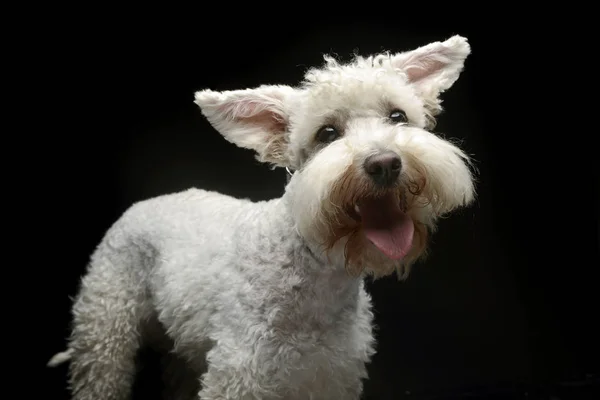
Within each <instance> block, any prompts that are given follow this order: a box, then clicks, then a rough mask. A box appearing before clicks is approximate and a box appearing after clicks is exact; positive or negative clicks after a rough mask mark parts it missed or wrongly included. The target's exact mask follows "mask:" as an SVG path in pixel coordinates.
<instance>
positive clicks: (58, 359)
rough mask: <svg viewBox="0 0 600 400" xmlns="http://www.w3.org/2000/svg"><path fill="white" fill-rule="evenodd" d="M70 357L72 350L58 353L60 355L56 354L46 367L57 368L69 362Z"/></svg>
mask: <svg viewBox="0 0 600 400" xmlns="http://www.w3.org/2000/svg"><path fill="white" fill-rule="evenodd" d="M72 355H73V349H68V350H66V351H63V352H60V353H56V354H55V355H54V356H53V357H52V358H51V359H50V361H48V364H46V366H48V367H56V366H59V365H60V364H62V363H64V362H67V361H69V360H70V359H71V356H72Z"/></svg>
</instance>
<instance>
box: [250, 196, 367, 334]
mask: <svg viewBox="0 0 600 400" xmlns="http://www.w3.org/2000/svg"><path fill="white" fill-rule="evenodd" d="M258 204H259V207H256V208H255V209H254V211H253V212H252V214H246V215H247V218H248V221H249V224H250V225H252V226H253V227H254V229H252V230H251V229H248V230H246V229H243V228H242V231H241V232H240V235H241V236H240V239H241V242H238V244H239V245H241V246H244V247H246V248H248V247H250V246H252V247H253V248H254V249H255V252H254V253H250V254H249V255H248V257H250V258H251V259H252V263H251V264H252V265H253V266H255V265H256V262H255V260H257V261H258V262H259V265H261V267H264V268H265V269H267V270H266V271H263V272H262V273H260V272H259V275H260V276H259V277H257V278H256V279H260V280H263V279H264V280H268V281H269V287H271V288H272V289H274V290H275V292H277V293H278V296H277V298H278V300H277V301H278V306H281V307H283V308H284V309H285V310H286V311H285V313H296V314H301V316H298V315H297V317H298V318H296V320H297V321H298V323H302V322H303V321H304V322H307V323H319V324H324V323H325V321H330V322H327V324H329V323H333V322H331V321H336V320H337V319H336V318H337V317H335V316H336V315H340V314H339V313H342V312H347V310H349V309H352V308H353V307H356V305H357V302H358V301H359V290H360V288H361V287H362V285H363V280H362V278H361V277H356V276H352V275H350V274H349V273H348V272H347V271H346V269H345V267H344V265H343V263H342V264H340V265H334V264H332V263H330V262H329V260H328V258H327V255H326V254H325V253H324V252H323V251H319V248H318V246H316V245H315V244H313V243H310V242H308V241H307V240H306V239H305V238H302V237H301V236H300V234H299V233H298V231H297V229H296V228H295V223H294V218H293V216H292V215H291V213H290V211H289V209H288V207H287V205H286V202H285V201H284V199H282V198H279V199H275V200H270V201H264V202H260V203H258ZM257 227H258V229H256V228H257ZM242 232H244V233H243V234H242ZM253 268H254V270H255V271H256V267H253ZM282 303H284V304H283V305H282ZM349 307H350V308H349ZM285 313H284V314H285ZM284 314H282V315H284ZM315 315H317V316H318V317H316V316H315ZM315 318H317V319H318V321H316V320H314V319H315ZM286 321H288V322H287V323H289V320H288V319H286ZM311 321H312V322H311ZM294 329H301V327H295V328H294Z"/></svg>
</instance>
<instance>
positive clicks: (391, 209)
mask: <svg viewBox="0 0 600 400" xmlns="http://www.w3.org/2000/svg"><path fill="white" fill-rule="evenodd" d="M401 198H403V199H404V198H405V196H402V197H401ZM348 214H349V215H350V217H351V218H353V219H354V220H355V221H357V222H359V223H360V224H361V225H362V232H363V233H364V235H365V236H366V238H367V239H368V240H369V241H370V242H371V243H373V245H374V246H375V247H377V248H378V249H379V250H380V251H381V252H382V253H383V254H385V255H386V256H387V257H388V258H390V259H392V260H399V259H401V258H403V257H404V256H406V254H407V253H408V252H409V251H410V248H411V246H412V242H413V235H414V230H415V226H414V223H413V220H412V218H411V217H410V216H409V215H408V214H407V212H406V202H405V201H400V200H399V198H398V196H397V193H388V194H385V195H383V196H380V197H373V198H364V199H362V200H360V201H359V202H358V203H357V204H355V205H354V207H353V208H352V209H350V210H348Z"/></svg>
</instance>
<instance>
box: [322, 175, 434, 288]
mask: <svg viewBox="0 0 600 400" xmlns="http://www.w3.org/2000/svg"><path fill="white" fill-rule="evenodd" d="M414 175H415V177H413V178H410V177H408V176H406V175H402V177H401V179H400V182H399V184H398V185H397V186H396V187H394V188H391V189H381V188H377V187H376V186H375V185H373V184H372V183H371V182H370V181H369V180H368V178H367V177H366V176H364V174H362V173H361V172H360V170H359V169H358V168H356V167H352V166H351V167H350V168H348V169H347V170H346V171H345V172H344V174H343V175H342V176H341V178H340V179H339V180H338V181H337V182H336V183H335V184H334V185H333V187H332V188H331V192H330V195H329V197H328V198H327V199H326V202H327V204H326V207H324V210H325V214H326V215H325V217H326V218H325V219H324V222H323V224H322V226H321V227H320V230H321V233H322V234H323V235H322V237H324V238H326V239H325V241H324V243H323V245H324V247H325V249H326V250H327V251H329V250H331V249H332V248H333V247H334V246H335V245H336V243H338V242H339V241H340V240H341V239H343V238H347V240H346V243H345V246H344V258H345V268H346V270H347V271H348V273H349V274H351V275H353V276H358V275H360V274H361V273H362V272H363V271H364V270H365V268H366V264H371V263H373V262H374V263H375V264H377V261H378V260H377V259H373V258H372V257H373V254H370V256H369V257H368V258H367V257H366V249H367V248H368V247H370V246H372V245H371V243H370V242H369V241H368V239H367V238H366V236H365V235H364V233H363V232H362V229H363V228H362V224H361V222H360V218H356V212H355V211H354V207H355V206H356V205H357V204H360V203H361V201H363V200H364V199H367V198H377V197H382V196H384V195H387V194H390V193H394V194H395V195H396V197H397V198H398V201H399V202H400V205H401V207H402V208H403V210H404V211H405V212H407V213H408V214H409V215H411V210H413V209H414V208H416V207H423V206H424V205H426V204H427V202H428V201H429V199H427V198H425V197H424V196H423V191H424V188H425V187H426V185H427V180H426V176H425V174H424V171H423V170H421V169H414ZM413 223H414V224H415V231H414V238H413V246H412V248H411V250H410V251H409V252H408V254H407V255H406V256H405V257H404V258H403V260H402V262H401V264H400V265H398V268H399V267H400V266H401V265H405V266H407V265H410V264H412V263H414V262H415V261H416V260H417V259H418V258H419V257H421V256H422V255H424V253H425V250H426V247H427V238H428V236H429V235H428V230H427V227H426V226H425V224H423V223H421V222H420V221H418V220H415V218H413ZM375 254H376V253H375ZM376 258H377V257H376ZM389 264H390V260H388V259H387V258H386V257H385V256H384V255H383V254H381V266H382V267H386V266H388V269H390V268H389ZM372 272H374V273H376V274H378V275H388V274H390V273H392V272H393V268H392V269H391V270H389V271H372Z"/></svg>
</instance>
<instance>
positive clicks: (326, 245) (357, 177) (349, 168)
mask: <svg viewBox="0 0 600 400" xmlns="http://www.w3.org/2000/svg"><path fill="white" fill-rule="evenodd" d="M469 53H470V47H469V44H468V43H467V40H466V39H465V38H462V37H460V36H454V37H452V38H450V39H448V40H447V41H445V42H435V43H431V44H429V45H426V46H423V47H420V48H418V49H416V50H413V51H407V52H403V53H398V54H379V55H376V56H371V57H368V58H363V57H356V58H355V59H354V60H353V61H352V62H351V63H349V64H339V63H338V62H336V61H335V60H334V59H332V58H330V57H325V61H326V63H325V66H324V67H322V68H319V69H311V70H309V71H308V72H307V73H306V77H305V80H304V82H303V83H302V85H300V86H299V87H295V88H293V87H289V86H282V85H268V86H267V85H265V86H260V87H258V88H255V89H245V90H235V91H225V92H215V91H211V90H203V91H199V92H197V93H196V103H197V104H198V105H199V106H200V108H201V109H202V112H203V114H204V115H205V116H206V117H207V119H208V120H209V121H210V122H211V123H212V124H213V126H214V127H215V129H217V130H218V131H219V132H220V133H221V134H222V135H223V136H224V137H225V138H226V139H227V140H229V141H230V142H233V143H235V144H236V145H238V146H241V147H244V148H249V149H252V150H254V151H256V153H257V155H258V159H259V160H261V161H264V162H268V163H271V164H273V165H274V166H278V167H287V168H289V169H291V170H293V171H295V172H294V174H293V176H292V177H291V179H290V181H289V183H288V185H287V187H286V194H285V196H284V197H285V201H286V202H287V204H288V206H289V207H290V208H291V210H292V215H293V216H294V218H295V220H296V226H297V230H298V232H299V233H300V234H301V235H302V236H303V237H304V238H305V239H306V240H307V241H309V242H311V243H313V244H319V245H322V246H323V247H322V248H323V249H324V250H325V251H326V254H327V256H328V257H329V258H330V260H332V261H333V262H335V263H343V264H344V265H345V266H346V267H347V268H348V269H349V270H350V271H352V272H362V271H365V272H369V273H372V274H374V275H376V276H381V275H387V274H390V273H392V272H394V271H397V272H398V273H399V276H400V277H405V276H407V274H408V272H409V270H410V266H411V264H412V263H413V262H414V261H416V260H417V259H418V258H419V257H421V256H422V255H423V254H424V253H425V249H426V245H427V237H428V234H429V233H431V232H432V231H433V230H434V229H435V225H436V221H437V219H438V218H439V217H440V216H442V215H444V214H446V213H448V212H450V211H452V210H454V209H456V208H458V207H460V206H464V205H467V204H469V203H470V202H471V201H472V200H473V197H474V183H473V176H472V173H471V170H470V168H469V158H468V157H467V155H466V154H465V153H464V152H463V151H462V150H461V149H459V148H458V147H457V146H456V145H454V144H452V143H451V142H449V141H447V140H445V139H443V138H441V137H440V136H437V135H436V134H433V133H431V132H430V131H428V129H430V128H431V127H432V126H433V124H434V123H435V119H434V117H435V115H437V114H438V113H439V112H440V111H441V106H440V103H441V100H440V94H441V93H442V92H443V91H445V90H446V89H448V88H450V87H451V86H452V84H453V83H454V82H455V81H456V80H457V79H458V76H459V74H460V73H461V71H462V69H463V65H464V61H465V59H466V57H467V56H468V54H469Z"/></svg>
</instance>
